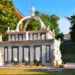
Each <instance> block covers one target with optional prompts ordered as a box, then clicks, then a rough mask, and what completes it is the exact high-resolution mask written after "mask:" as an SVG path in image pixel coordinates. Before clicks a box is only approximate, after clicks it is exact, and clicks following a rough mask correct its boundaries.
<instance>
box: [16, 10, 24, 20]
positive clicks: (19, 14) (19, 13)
mask: <svg viewBox="0 0 75 75" xmlns="http://www.w3.org/2000/svg"><path fill="white" fill-rule="evenodd" d="M16 13H17V15H18V17H19V18H20V19H22V18H23V17H24V16H23V14H22V13H21V12H20V11H19V10H16Z"/></svg>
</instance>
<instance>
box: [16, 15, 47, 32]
mask: <svg viewBox="0 0 75 75" xmlns="http://www.w3.org/2000/svg"><path fill="white" fill-rule="evenodd" d="M40 29H46V26H45V25H44V23H43V22H42V21H41V19H40V18H39V17H37V16H28V17H25V18H23V19H21V20H20V21H19V23H18V24H17V28H16V31H30V30H40Z"/></svg>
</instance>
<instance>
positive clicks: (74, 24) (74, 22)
mask: <svg viewBox="0 0 75 75" xmlns="http://www.w3.org/2000/svg"><path fill="white" fill-rule="evenodd" d="M67 19H68V20H69V21H70V23H71V27H70V34H71V39H72V41H74V42H75V15H72V16H71V17H67Z"/></svg>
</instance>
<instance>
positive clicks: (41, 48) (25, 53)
mask: <svg viewBox="0 0 75 75" xmlns="http://www.w3.org/2000/svg"><path fill="white" fill-rule="evenodd" d="M57 43H58V42H55V41H54V39H51V40H39V41H38V40H36V41H11V42H2V45H1V47H2V59H3V64H4V65H6V64H11V63H13V60H14V57H16V58H17V61H18V63H19V64H22V63H24V61H25V60H26V61H28V62H29V63H30V64H34V62H35V60H38V61H39V62H41V63H42V64H43V65H45V66H56V64H57V63H56V62H58V65H61V64H62V60H61V52H60V50H59V45H58V44H57ZM7 49H8V50H7ZM5 50H7V51H6V53H7V54H6V53H5V54H6V55H5V54H4V52H5ZM16 52H17V53H16ZM5 56H8V59H7V57H5ZM5 60H8V61H7V62H5Z"/></svg>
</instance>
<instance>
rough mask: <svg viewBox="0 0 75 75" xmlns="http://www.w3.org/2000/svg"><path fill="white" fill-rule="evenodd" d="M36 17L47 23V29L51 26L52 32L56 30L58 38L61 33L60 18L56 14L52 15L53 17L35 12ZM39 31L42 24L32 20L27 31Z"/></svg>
mask: <svg viewBox="0 0 75 75" xmlns="http://www.w3.org/2000/svg"><path fill="white" fill-rule="evenodd" d="M35 14H36V16H38V17H40V18H41V19H42V21H43V22H44V23H45V25H46V27H48V25H49V26H50V30H53V29H54V30H55V35H56V36H57V35H58V34H59V33H60V29H59V25H58V20H59V17H58V16H56V15H55V14H52V15H51V16H50V15H48V14H44V13H40V12H39V11H36V12H35ZM30 29H32V30H39V29H40V23H39V22H38V21H36V20H34V19H32V20H31V21H30V22H29V24H28V27H27V30H30Z"/></svg>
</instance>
